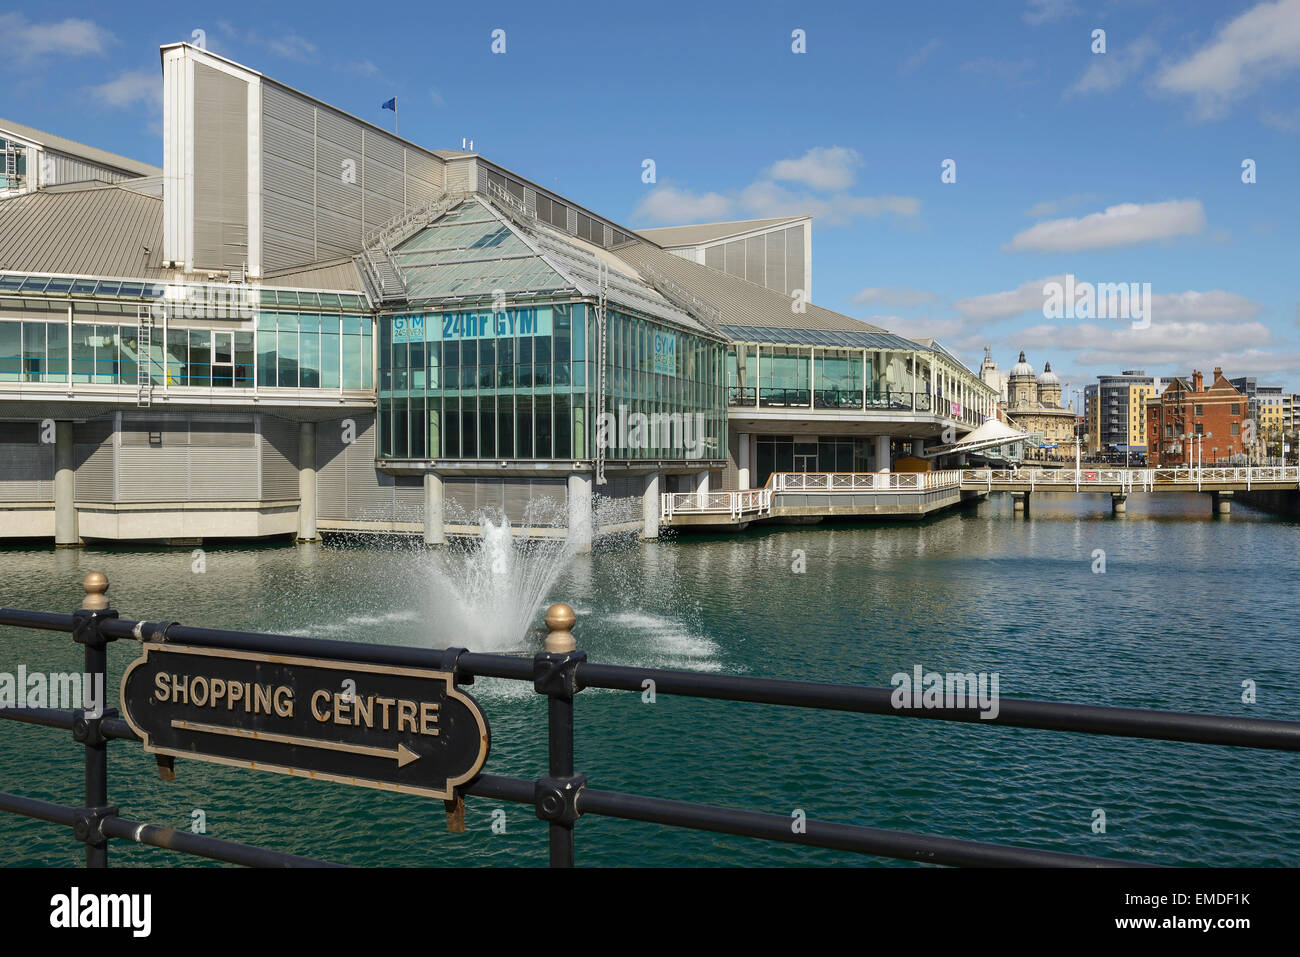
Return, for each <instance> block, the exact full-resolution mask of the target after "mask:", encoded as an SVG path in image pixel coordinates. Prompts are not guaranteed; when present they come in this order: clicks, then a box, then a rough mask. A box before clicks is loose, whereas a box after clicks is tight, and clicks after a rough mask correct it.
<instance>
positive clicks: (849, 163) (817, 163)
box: [767, 146, 862, 190]
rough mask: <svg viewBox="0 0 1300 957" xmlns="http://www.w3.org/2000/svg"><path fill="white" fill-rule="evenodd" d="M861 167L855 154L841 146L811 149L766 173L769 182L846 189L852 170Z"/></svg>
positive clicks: (782, 162)
mask: <svg viewBox="0 0 1300 957" xmlns="http://www.w3.org/2000/svg"><path fill="white" fill-rule="evenodd" d="M861 165H862V157H860V156H859V155H858V152H857V150H853V149H849V148H848V147H844V146H831V147H825V146H814V147H813V148H812V149H810V150H809V151H808V152H807V153H804V154H803V156H801V157H799V158H798V159H787V160H781V161H780V162H778V163H775V164H774V165H773V166H772V168H771V169H770V170H768V173H767V175H768V177H769V178H770V179H776V180H784V181H787V182H795V183H803V184H804V185H805V186H811V187H812V188H813V189H820V190H830V189H847V188H848V187H849V186H851V185H853V177H854V175H855V174H854V169H855V168H856V167H858V166H861Z"/></svg>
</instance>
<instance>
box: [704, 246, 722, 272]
mask: <svg viewBox="0 0 1300 957" xmlns="http://www.w3.org/2000/svg"><path fill="white" fill-rule="evenodd" d="M726 258H727V257H726V251H725V249H724V248H723V247H722V246H708V247H706V248H705V250H704V265H706V266H708V267H709V268H710V269H721V270H724V271H725V269H726Z"/></svg>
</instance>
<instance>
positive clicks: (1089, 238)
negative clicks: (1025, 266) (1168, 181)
mask: <svg viewBox="0 0 1300 957" xmlns="http://www.w3.org/2000/svg"><path fill="white" fill-rule="evenodd" d="M1205 225H1206V224H1205V210H1204V208H1203V207H1202V206H1201V202H1200V200H1197V199H1177V200H1169V201H1168V202H1163V203H1146V204H1142V203H1122V204H1120V205H1118V206H1108V207H1107V208H1106V209H1105V210H1104V211H1103V212H1100V213H1091V214H1090V215H1088V216H1084V217H1082V218H1066V219H1053V220H1049V221H1048V222H1045V223H1038V224H1036V225H1034V226H1031V227H1030V228H1029V229H1026V230H1024V231H1023V232H1020V233H1017V234H1016V235H1015V236H1014V237H1013V238H1012V239H1011V241H1010V242H1009V243H1006V244H1004V245H1003V247H1002V248H1003V249H1005V250H1009V251H1018V250H1030V251H1034V252H1078V251H1080V250H1085V249H1110V248H1113V247H1116V246H1132V245H1135V244H1137V243H1145V242H1152V241H1154V240H1158V239H1167V238H1169V237H1171V236H1187V235H1194V234H1196V233H1199V232H1201V231H1202V230H1204V229H1205Z"/></svg>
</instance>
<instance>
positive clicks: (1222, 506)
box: [1210, 492, 1232, 515]
mask: <svg viewBox="0 0 1300 957" xmlns="http://www.w3.org/2000/svg"><path fill="white" fill-rule="evenodd" d="M1210 503H1211V504H1212V506H1213V508H1214V514H1216V515H1229V514H1231V513H1232V493H1231V492H1211V493H1210Z"/></svg>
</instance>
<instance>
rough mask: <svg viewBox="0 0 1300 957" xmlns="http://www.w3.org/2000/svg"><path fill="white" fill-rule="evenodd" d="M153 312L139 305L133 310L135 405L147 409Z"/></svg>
mask: <svg viewBox="0 0 1300 957" xmlns="http://www.w3.org/2000/svg"><path fill="white" fill-rule="evenodd" d="M152 347H153V310H152V307H150V306H146V305H141V306H137V307H136V310H135V368H136V374H135V380H136V390H135V405H136V408H137V409H147V408H148V407H149V406H150V405H151V404H152V403H153V348H152Z"/></svg>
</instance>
